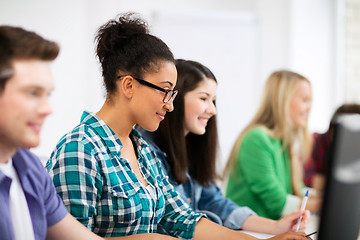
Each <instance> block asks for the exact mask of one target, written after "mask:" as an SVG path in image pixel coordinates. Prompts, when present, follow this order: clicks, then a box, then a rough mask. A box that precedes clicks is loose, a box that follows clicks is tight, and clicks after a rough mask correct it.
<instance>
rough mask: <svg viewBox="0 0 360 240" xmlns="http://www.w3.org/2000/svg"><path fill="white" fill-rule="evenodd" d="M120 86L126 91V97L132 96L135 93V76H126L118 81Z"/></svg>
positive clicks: (122, 90)
mask: <svg viewBox="0 0 360 240" xmlns="http://www.w3.org/2000/svg"><path fill="white" fill-rule="evenodd" d="M118 88H120V89H119V90H121V92H123V93H124V96H125V97H126V98H129V99H130V98H132V96H133V93H134V78H133V77H131V76H124V77H123V78H122V79H121V80H120V81H118Z"/></svg>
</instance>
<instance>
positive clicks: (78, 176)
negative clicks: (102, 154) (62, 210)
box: [46, 141, 102, 230]
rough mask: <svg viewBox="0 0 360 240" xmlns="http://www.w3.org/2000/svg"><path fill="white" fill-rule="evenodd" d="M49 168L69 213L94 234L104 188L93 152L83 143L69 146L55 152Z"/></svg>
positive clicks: (76, 142)
mask: <svg viewBox="0 0 360 240" xmlns="http://www.w3.org/2000/svg"><path fill="white" fill-rule="evenodd" d="M46 167H47V169H48V171H49V173H50V176H51V177H52V180H53V183H54V185H55V188H56V191H57V193H58V194H59V196H60V197H61V198H62V200H63V202H64V204H65V206H66V208H67V210H68V211H69V212H70V213H71V215H73V216H74V217H75V218H76V219H77V220H78V221H80V222H81V223H82V224H83V225H84V226H86V227H87V228H88V229H90V230H93V228H94V218H95V215H96V202H97V199H98V198H100V196H99V194H100V193H101V188H102V184H101V177H100V175H99V173H98V171H97V167H96V160H95V159H94V156H93V155H92V154H91V150H90V149H86V147H85V146H84V144H83V143H82V142H81V141H70V142H67V143H65V144H63V145H61V146H60V147H58V148H57V150H56V151H55V152H53V154H52V155H51V157H50V159H49V161H48V163H47V166H46Z"/></svg>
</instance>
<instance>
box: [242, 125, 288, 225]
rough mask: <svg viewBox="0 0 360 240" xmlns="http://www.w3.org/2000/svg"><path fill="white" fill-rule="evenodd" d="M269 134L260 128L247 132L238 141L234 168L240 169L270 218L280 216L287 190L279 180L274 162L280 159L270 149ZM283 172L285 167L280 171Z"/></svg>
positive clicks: (271, 148) (276, 153) (277, 153)
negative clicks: (237, 154) (239, 145)
mask: <svg viewBox="0 0 360 240" xmlns="http://www.w3.org/2000/svg"><path fill="white" fill-rule="evenodd" d="M274 151H277V150H274V149H273V147H272V144H271V142H270V138H269V136H268V135H267V134H266V133H265V132H264V130H262V129H255V130H252V131H250V132H248V133H247V134H246V135H245V137H244V139H243V142H242V145H241V148H240V151H239V156H238V163H239V164H238V168H237V171H241V174H243V176H244V178H245V179H246V182H247V184H248V185H249V188H250V190H251V192H253V193H254V194H255V195H256V196H257V197H258V198H259V199H260V201H261V203H262V206H263V208H264V209H265V210H266V211H267V213H268V215H269V216H271V218H273V219H276V218H278V217H279V216H280V215H281V212H282V210H283V208H284V206H285V203H286V198H287V192H286V189H285V188H284V187H282V186H283V185H284V184H283V183H281V182H280V180H279V176H278V173H277V169H276V168H275V165H276V163H275V162H274V161H280V160H279V159H282V157H281V156H279V154H282V153H281V151H279V152H274ZM284 171H285V170H284Z"/></svg>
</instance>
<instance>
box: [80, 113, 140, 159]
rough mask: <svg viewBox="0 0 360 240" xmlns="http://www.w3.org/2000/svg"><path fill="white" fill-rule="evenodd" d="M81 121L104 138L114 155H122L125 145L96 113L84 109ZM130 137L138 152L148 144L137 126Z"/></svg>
mask: <svg viewBox="0 0 360 240" xmlns="http://www.w3.org/2000/svg"><path fill="white" fill-rule="evenodd" d="M81 123H82V124H85V125H88V126H90V127H91V128H92V129H93V130H94V131H95V132H96V133H97V134H98V135H99V136H100V137H101V138H102V140H103V141H104V142H105V145H106V146H107V148H108V149H109V151H110V154H111V155H112V156H118V157H120V153H121V149H122V148H123V145H122V143H121V141H120V139H119V138H118V136H117V135H116V134H115V133H114V132H113V130H111V128H110V127H109V126H108V125H107V124H106V123H105V122H104V121H103V120H102V119H101V118H99V117H98V116H97V115H96V114H94V113H91V112H88V111H84V112H83V114H82V116H81ZM130 137H131V138H132V140H133V141H134V142H135V146H136V151H137V153H140V152H141V149H142V148H143V146H144V145H145V144H146V143H145V141H144V139H143V138H142V137H141V135H140V133H139V132H138V131H137V130H136V129H135V128H133V129H132V130H131V132H130Z"/></svg>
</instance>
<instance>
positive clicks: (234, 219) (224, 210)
mask: <svg viewBox="0 0 360 240" xmlns="http://www.w3.org/2000/svg"><path fill="white" fill-rule="evenodd" d="M198 208H199V209H200V210H207V211H210V212H213V213H215V214H216V215H217V216H219V217H220V219H221V220H222V222H223V225H224V226H225V227H227V228H231V229H241V226H242V224H243V223H244V221H245V220H246V219H247V218H248V217H249V216H250V215H257V214H256V213H255V212H254V211H252V210H251V209H250V208H248V207H239V206H238V205H237V204H236V203H234V202H233V201H231V200H230V199H228V198H225V197H224V195H223V194H222V192H221V190H220V189H219V188H218V187H217V186H215V185H214V184H211V185H210V186H209V187H203V188H202V191H201V196H200V200H199V205H198Z"/></svg>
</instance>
